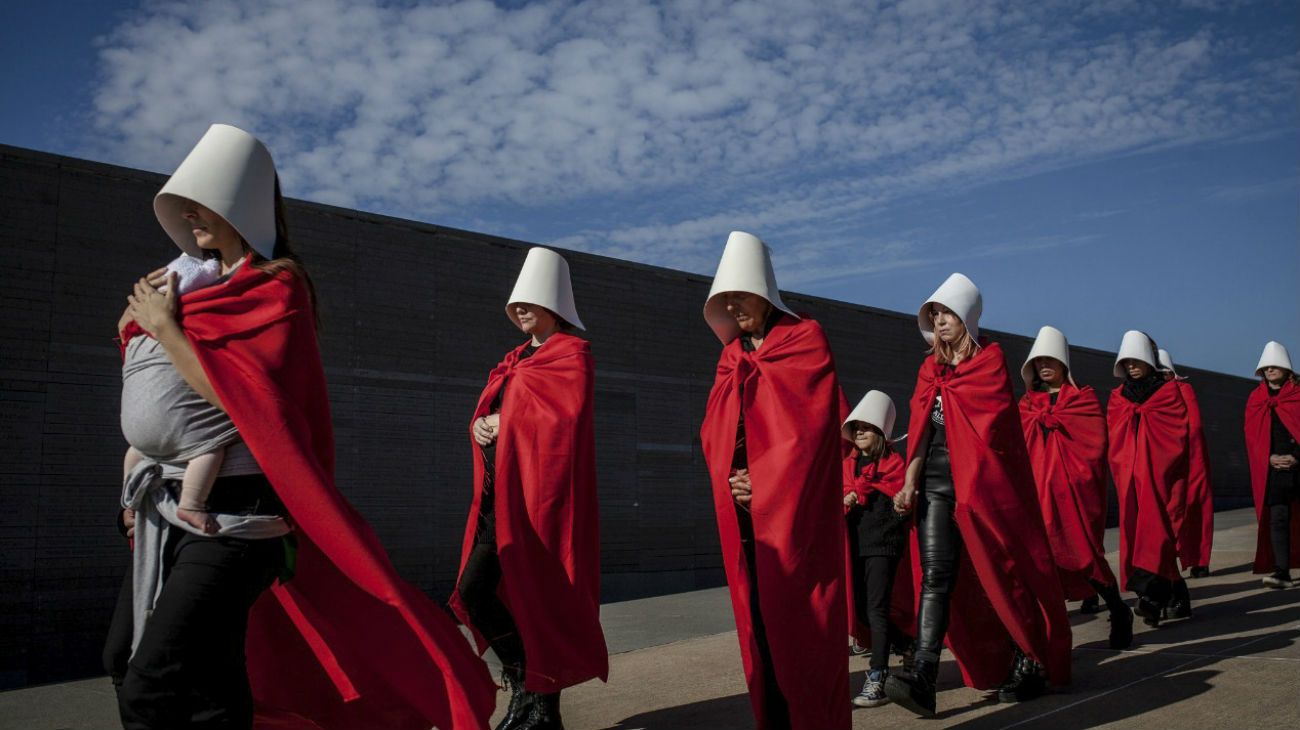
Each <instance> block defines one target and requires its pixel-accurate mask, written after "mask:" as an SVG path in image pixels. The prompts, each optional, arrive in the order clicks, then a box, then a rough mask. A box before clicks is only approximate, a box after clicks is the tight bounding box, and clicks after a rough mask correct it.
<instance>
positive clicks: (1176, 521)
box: [1106, 383, 1190, 586]
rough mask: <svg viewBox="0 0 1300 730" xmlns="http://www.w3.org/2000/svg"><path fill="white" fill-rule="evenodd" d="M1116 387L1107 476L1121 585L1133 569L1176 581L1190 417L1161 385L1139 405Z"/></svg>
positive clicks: (1109, 413)
mask: <svg viewBox="0 0 1300 730" xmlns="http://www.w3.org/2000/svg"><path fill="white" fill-rule="evenodd" d="M1123 389H1124V386H1123V385H1120V386H1117V387H1116V388H1115V390H1114V391H1113V392H1112V393H1111V395H1110V401H1109V402H1108V403H1107V410H1106V421H1107V429H1108V433H1109V436H1110V473H1111V476H1112V477H1113V478H1114V480H1115V491H1116V494H1117V495H1118V497H1119V525H1120V532H1119V553H1120V566H1119V568H1120V574H1119V577H1120V581H1121V583H1123V584H1124V585H1125V586H1127V585H1128V579H1129V575H1130V573H1131V572H1132V571H1133V569H1134V568H1142V569H1143V570H1146V571H1148V572H1150V573H1154V574H1156V575H1159V576H1161V577H1162V578H1166V579H1168V580H1171V581H1173V580H1177V579H1178V578H1179V572H1178V560H1177V543H1178V535H1179V534H1180V532H1181V530H1182V527H1183V518H1184V513H1185V511H1186V502H1187V471H1188V456H1189V450H1190V430H1189V429H1190V417H1189V414H1188V409H1187V404H1186V402H1185V401H1184V400H1183V396H1182V393H1181V392H1180V391H1179V389H1178V388H1177V386H1175V385H1173V384H1172V383H1165V384H1164V385H1162V386H1161V387H1160V388H1159V389H1158V390H1156V392H1155V393H1152V394H1151V397H1150V398H1148V399H1147V400H1146V402H1144V403H1142V404H1141V405H1138V404H1136V403H1134V402H1133V401H1131V400H1129V399H1128V398H1125V397H1124V396H1123V395H1122V394H1121V393H1122V391H1123Z"/></svg>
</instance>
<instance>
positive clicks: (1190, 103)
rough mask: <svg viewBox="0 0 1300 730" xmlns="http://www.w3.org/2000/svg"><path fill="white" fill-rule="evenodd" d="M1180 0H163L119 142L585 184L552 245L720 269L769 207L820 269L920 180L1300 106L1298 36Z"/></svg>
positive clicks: (445, 177) (439, 202)
mask: <svg viewBox="0 0 1300 730" xmlns="http://www.w3.org/2000/svg"><path fill="white" fill-rule="evenodd" d="M1184 3H1185V4H1187V5H1194V6H1196V7H1195V8H1194V9H1193V10H1191V11H1190V14H1188V15H1186V16H1183V15H1179V11H1177V10H1175V9H1170V8H1168V7H1166V6H1163V5H1161V6H1154V5H1151V4H1149V3H1140V2H1134V1H1132V0H1111V2H1108V3H1090V2H1073V1H1069V0H1055V1H1048V2H1040V3H1024V2H1019V1H1018V0H1007V1H1006V2H1000V3H994V2H989V3H970V2H962V1H953V2H946V1H943V0H907V1H906V2H899V3H887V2H866V1H863V0H843V1H840V2H830V1H820V0H819V1H814V0H804V1H802V2H800V1H795V0H752V1H750V2H743V3H733V2H723V1H722V0H681V1H680V2H663V3H658V4H650V3H647V2H633V1H630V0H588V1H587V2H579V3H561V2H540V3H534V4H529V5H526V6H524V7H522V8H518V9H506V8H502V7H498V6H496V5H493V4H492V3H489V2H484V1H482V0H463V1H460V2H447V3H440V4H437V5H428V4H412V5H394V4H391V3H384V2H378V0H350V1H349V0H312V1H306V0H303V1H301V2H289V1H288V0H211V1H209V2H204V3H180V2H150V3H147V4H146V5H144V6H143V8H142V9H141V11H140V12H139V13H138V14H137V15H136V16H135V17H133V18H132V19H130V20H128V21H127V22H125V23H124V24H123V25H122V26H120V27H119V28H117V29H116V30H115V31H114V32H113V33H112V34H110V35H109V36H108V37H107V38H106V39H105V40H104V41H103V47H102V50H101V60H102V85H101V87H100V88H99V91H98V93H97V94H96V97H95V118H96V124H97V127H98V129H99V131H100V132H101V133H102V140H103V141H102V148H101V150H99V156H101V157H107V158H109V159H112V160H113V161H117V162H122V163H125V164H131V165H137V166H143V167H148V168H152V169H158V170H168V169H171V168H172V167H174V166H175V165H176V164H177V163H178V162H179V160H180V159H181V158H182V157H183V156H184V154H185V152H186V151H187V150H188V149H189V147H190V146H191V145H192V144H193V143H194V141H195V140H197V139H198V137H199V136H200V135H201V134H202V132H203V130H204V129H206V127H207V125H208V124H209V123H211V122H213V121H226V122H231V123H234V124H238V125H241V126H243V127H245V128H247V129H250V130H251V131H254V132H255V133H256V134H258V135H259V136H260V137H262V138H263V139H264V140H266V141H267V143H268V144H269V145H270V146H271V148H272V150H273V152H274V154H275V156H276V159H277V161H278V164H279V166H280V168H281V171H282V176H283V178H284V182H285V187H286V190H287V192H288V193H289V194H291V195H294V196H297V197H304V198H308V199H312V200H318V201H322V202H327V203H334V204H339V205H347V206H356V207H362V208H366V209H370V210H377V211H380V212H386V213H391V214H396V215H404V216H410V217H415V218H419V219H424V220H433V221H440V222H441V221H445V220H447V219H448V218H451V219H453V220H466V219H468V220H476V221H484V222H486V223H491V222H492V221H493V220H494V219H497V218H500V219H502V220H501V224H500V228H498V229H497V230H512V231H520V229H519V224H518V223H517V222H516V221H508V220H506V219H505V218H504V217H503V215H502V214H501V213H500V212H496V213H493V212H491V211H494V210H495V211H499V210H501V209H510V208H514V209H517V208H523V209H525V210H528V211H532V212H533V213H534V214H537V215H541V214H543V213H544V211H546V210H547V209H548V206H558V207H564V208H565V209H566V210H572V209H574V208H575V207H580V206H582V205H589V206H590V208H591V209H592V214H591V215H590V216H587V217H584V220H583V222H579V223H576V224H574V225H573V226H572V227H571V230H572V233H570V234H569V235H567V236H565V237H563V238H561V239H559V240H557V241H555V243H556V244H557V245H568V246H573V247H576V248H585V249H589V250H596V251H599V252H601V253H606V254H610V255H615V256H621V257H625V258H631V259H635V260H640V261H645V262H649V263H657V264H664V265H670V266H677V267H682V268H687V269H691V270H695V271H702V272H708V271H710V270H711V268H712V265H713V260H714V257H715V256H716V249H717V244H718V242H719V240H721V237H722V236H725V233H726V231H727V230H730V229H731V228H733V227H741V228H751V229H755V230H760V231H762V232H763V233H764V235H766V236H769V237H776V236H785V239H784V240H787V241H789V242H790V249H789V250H788V251H786V252H784V253H783V255H785V256H789V257H790V258H791V260H797V261H798V262H799V263H800V264H801V266H802V267H804V268H806V269H807V272H808V273H806V275H805V277H804V278H807V276H808V275H810V272H815V271H818V270H820V269H823V268H826V261H827V260H828V259H827V258H826V254H825V251H827V250H833V249H835V248H836V244H835V242H836V241H842V242H843V245H844V246H848V247H853V246H858V247H860V246H861V245H862V242H860V241H857V240H856V239H855V238H854V237H853V235H852V234H851V233H850V232H847V231H846V230H845V229H846V225H845V221H847V220H849V219H851V218H853V217H855V216H860V215H863V214H864V211H868V210H870V209H871V208H872V207H873V206H878V205H880V204H881V203H882V202H884V201H888V200H891V199H894V198H896V197H898V196H900V195H906V194H909V193H911V192H915V191H918V190H928V189H934V188H936V187H939V188H943V189H952V188H959V187H962V186H972V185H978V184H982V183H985V182H987V181H989V180H992V179H1001V178H1006V177H1014V176H1016V175H1021V174H1025V173H1026V171H1030V170H1039V169H1045V168H1051V167H1056V166H1061V165H1068V164H1075V163H1078V162H1083V161H1088V160H1093V159H1097V158H1099V157H1104V156H1107V155H1113V154H1120V153H1126V152H1130V151H1133V150H1136V149H1142V148H1147V147H1153V146H1160V145H1170V144H1175V145H1176V144H1185V143H1189V142H1194V141H1198V140H1204V139H1207V138H1213V137H1223V136H1225V135H1233V134H1246V133H1255V132H1258V131H1259V130H1261V129H1267V128H1269V127H1271V126H1277V125H1279V124H1288V123H1293V120H1292V119H1291V117H1290V116H1288V115H1291V114H1292V107H1293V105H1294V89H1295V87H1296V84H1297V81H1298V76H1300V75H1298V74H1297V70H1296V65H1295V63H1294V59H1293V58H1292V57H1290V55H1288V54H1289V51H1288V49H1287V47H1286V46H1285V44H1282V46H1281V47H1279V48H1278V49H1276V51H1271V50H1270V46H1269V44H1270V43H1271V42H1272V41H1271V40H1270V39H1269V38H1268V37H1267V34H1263V35H1262V36H1261V37H1259V38H1255V37H1238V36H1236V35H1234V34H1233V33H1232V32H1231V31H1229V30H1226V29H1224V28H1221V27H1218V26H1216V25H1214V24H1213V20H1214V18H1215V17H1217V16H1216V15H1215V13H1214V12H1212V6H1213V5H1214V4H1213V3H1209V2H1200V1H1199V0H1184ZM1184 12H1186V11H1184ZM1116 18H1119V19H1121V20H1123V19H1125V18H1128V19H1133V18H1140V22H1133V23H1130V24H1128V25H1126V26H1121V25H1119V24H1117V22H1116ZM1189 18H1190V19H1191V20H1192V21H1194V22H1190V23H1189V22H1188V19H1189ZM1188 27H1192V29H1191V30H1188V29H1187V28H1188ZM646 201H653V202H652V203H651V202H646ZM539 211H541V212H542V213H539ZM610 211H617V212H616V213H610ZM589 220H598V221H600V223H599V224H592V223H590V222H587V221H589ZM837 231H838V232H837ZM527 234H528V231H527V230H526V229H525V230H522V231H520V233H519V235H527ZM828 242H829V243H828ZM889 245H894V246H898V248H897V249H890V250H891V251H894V253H893V254H891V256H894V258H892V259H888V260H887V261H883V262H882V263H880V264H879V265H882V266H888V265H905V264H906V262H907V260H908V258H907V257H908V255H909V254H908V253H907V251H905V250H904V249H905V248H906V246H905V245H903V244H900V243H898V242H892V243H890V244H889ZM819 252H820V253H819ZM890 262H893V263H890ZM899 262H901V263H899ZM812 278H816V276H815V275H813V276H812Z"/></svg>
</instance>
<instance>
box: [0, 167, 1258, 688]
mask: <svg viewBox="0 0 1300 730" xmlns="http://www.w3.org/2000/svg"><path fill="white" fill-rule="evenodd" d="M162 182H163V178H162V177H161V176H158V175H154V174H149V173H145V172H140V171H136V170H129V169H124V168H119V167H111V166H108V165H101V164H96V163H91V162H86V161H83V160H76V159H70V158H64V157H56V156H52V155H46V154H40V153H35V152H30V151H26V150H21V149H16V148H12V147H4V146H0V241H3V251H4V260H3V264H2V265H0V298H2V299H0V301H2V302H3V312H0V479H2V480H3V488H2V489H0V625H2V626H3V633H2V635H0V688H5V687H15V686H23V685H28V684H37V683H42V682H50V681H56V680H61V679H67V678H71V677H77V676H86V675H89V674H94V673H97V672H98V671H99V670H98V661H99V660H98V656H99V646H100V642H101V641H102V635H103V632H104V630H105V627H106V623H107V620H108V615H109V612H110V610H111V606H112V602H113V599H114V597H115V595H116V589H117V586H118V584H119V581H120V578H121V575H122V572H123V571H124V570H125V568H126V565H127V561H128V555H127V552H126V547H125V545H124V544H123V542H122V540H121V539H120V538H119V537H118V535H117V533H116V531H115V529H114V528H113V526H112V523H111V518H112V515H113V514H114V513H115V500H116V496H117V492H118V484H119V483H120V471H121V466H120V465H121V460H122V453H123V450H124V448H125V444H124V443H123V441H122V437H121V433H120V431H119V428H118V423H117V411H118V402H117V401H118V397H119V388H120V381H119V373H120V368H119V365H120V363H119V360H118V355H117V348H116V346H115V345H114V343H113V341H112V338H113V336H114V334H115V332H114V324H115V323H116V321H117V318H118V316H119V314H120V313H121V311H122V307H123V306H124V304H125V297H126V294H127V292H128V290H129V285H130V283H131V282H132V281H133V280H134V279H135V278H137V277H139V276H140V275H141V274H143V273H144V272H146V271H148V270H151V269H153V268H156V267H157V266H159V265H160V264H162V263H163V262H165V261H167V260H168V259H170V258H171V257H173V256H174V255H175V253H176V250H175V248H174V247H173V245H172V244H171V242H170V241H169V239H167V237H166V235H165V234H164V233H163V232H162V230H161V229H160V228H159V226H158V224H157V222H156V221H155V219H154V216H153V212H152V208H151V201H152V198H153V195H154V193H155V192H156V191H157V190H158V188H159V187H160V186H161V184H162ZM289 213H290V224H291V227H292V232H293V235H294V238H295V241H296V244H297V248H298V249H299V251H300V253H301V254H302V255H303V258H304V259H305V260H306V263H307V265H308V267H309V269H310V270H311V272H312V276H313V277H314V279H315V281H316V286H317V288H318V291H319V295H320V302H321V319H322V322H323V330H322V334H321V339H322V345H323V350H324V358H325V367H326V371H327V373H328V376H329V380H330V396H331V398H330V399H331V405H332V408H333V415H334V425H335V433H336V439H337V442H338V483H339V487H340V489H342V490H343V492H344V493H345V494H347V496H348V497H349V498H350V499H351V500H352V501H353V502H354V503H355V504H356V506H357V507H358V508H359V509H360V510H361V512H362V513H364V514H365V516H366V517H367V519H369V520H370V522H371V523H372V524H373V525H374V527H375V530H376V531H377V532H378V534H379V536H380V538H381V539H382V540H383V542H384V544H385V545H386V546H387V548H388V550H389V552H390V554H391V555H392V558H393V561H394V563H395V564H396V565H397V567H398V569H399V570H400V571H401V573H402V574H403V575H404V576H406V577H407V578H408V579H409V580H411V581H413V582H414V583H415V584H417V585H419V586H420V587H421V588H422V589H424V590H425V591H427V592H428V593H430V594H431V595H433V596H434V597H435V598H438V599H439V600H441V599H443V598H444V597H445V596H446V595H447V593H448V591H449V589H450V587H451V582H452V581H453V580H454V577H455V570H456V566H457V564H458V560H459V550H460V541H461V535H462V530H463V526H464V521H465V514H466V511H467V509H468V505H469V498H470V450H469V442H468V440H467V437H466V427H467V419H468V416H469V413H470V412H471V410H472V408H473V405H474V402H475V399H476V397H477V395H478V392H479V389H480V388H481V387H482V384H483V381H484V378H485V376H486V375H487V372H488V371H489V370H490V369H491V367H492V366H493V365H494V364H495V363H496V362H497V361H498V359H499V358H500V356H501V355H502V354H503V353H504V352H505V351H506V350H507V349H509V348H510V347H512V346H514V345H516V344H517V343H519V342H520V341H522V338H521V336H520V334H519V333H518V331H516V330H515V329H514V328H513V327H512V326H511V325H510V323H509V321H508V320H507V319H506V317H505V314H504V305H505V302H504V299H505V297H506V296H507V295H508V293H509V291H510V288H511V286H512V284H513V282H514V277H515V274H516V272H517V271H518V268H519V265H520V264H521V263H522V261H523V257H524V250H525V248H526V246H527V244H524V243H521V242H517V241H510V240H505V239H500V238H496V237H493V236H487V235H482V234H476V233H469V232H465V231H457V230H450V229H445V228H439V227H438V226H432V225H425V224H419V223H412V222H410V221H402V220H397V219H393V218H386V217H383V216H376V215H368V214H365V213H360V212H357V211H351V210H343V209H338V208H331V207H327V206H322V205H314V204H310V203H302V202H294V203H291V204H290V212H289ZM724 234H725V231H721V232H719V239H718V243H719V250H720V249H721V244H722V242H723V240H724V239H723V235H724ZM566 256H567V257H568V259H569V262H570V264H571V266H572V270H573V276H574V288H575V290H576V296H577V300H578V303H579V307H580V310H581V312H582V317H583V320H584V321H585V322H586V323H587V324H588V327H589V329H588V332H587V336H588V337H589V338H590V340H591V342H592V350H593V352H594V355H595V359H596V363H597V377H596V389H597V393H596V420H597V441H598V453H599V470H600V491H601V505H600V507H601V520H602V523H601V532H602V535H603V538H604V539H603V545H602V555H601V558H602V565H603V569H604V584H603V587H604V591H603V592H604V597H605V598H606V599H607V600H618V599H624V598H631V597H636V596H644V595H652V594H656V593H667V592H673V591H681V590H689V589H693V588H698V587H704V586H713V585H719V584H720V583H721V582H722V580H723V574H722V567H721V562H720V559H719V555H718V551H717V532H716V527H715V524H714V518H713V511H712V506H711V501H710V498H709V493H708V485H707V480H706V477H705V470H704V464H703V461H702V459H701V456H700V451H699V443H698V429H699V423H700V420H701V417H702V415H703V409H704V402H705V397H706V395H707V393H708V389H709V386H710V383H711V381H712V376H713V369H714V365H715V362H716V359H717V354H718V350H719V346H718V343H717V341H716V339H715V338H714V337H713V335H712V333H711V332H710V330H709V328H708V327H707V326H705V324H704V321H703V318H702V317H701V314H700V311H701V307H702V306H703V302H704V298H705V295H706V294H707V292H708V287H709V282H708V280H707V279H706V278H704V277H701V276H696V275H692V274H685V273H682V272H678V271H672V270H668V269H661V268H654V267H649V266H642V265H638V264H632V263H628V262H625V261H618V260H615V259H610V258H604V257H600V256H592V255H588V254H581V253H567V254H566ZM928 293H929V292H919V291H918V292H917V296H918V300H919V299H920V298H921V297H922V296H924V295H925V294H928ZM995 298H996V297H995ZM786 301H787V302H789V303H790V304H791V305H792V306H793V307H794V308H796V310H798V311H806V312H808V313H810V314H812V316H814V317H815V318H816V319H818V320H819V321H821V322H822V324H823V326H824V327H825V328H826V331H827V333H828V334H829V337H830V340H831V343H832V346H833V347H834V351H835V353H836V356H837V362H838V363H839V367H840V373H841V378H842V381H843V383H844V385H845V388H846V390H847V392H848V395H849V398H850V400H855V399H857V398H859V397H861V395H862V393H863V392H864V391H865V390H867V389H868V388H869V387H875V388H880V389H882V390H885V391H886V392H888V393H890V394H891V395H892V396H893V397H894V399H895V400H896V401H897V402H899V404H900V406H902V410H904V411H906V403H905V401H906V398H907V396H908V395H910V392H911V388H912V383H913V378H914V376H915V372H916V367H917V365H918V363H919V361H920V359H921V357H922V350H923V346H922V342H921V339H920V337H919V336H918V334H917V330H916V325H915V320H914V318H913V316H912V315H910V314H898V313H894V312H887V311H883V310H877V309H871V308H868V307H860V306H853V305H848V304H844V303H842V302H835V301H830V300H825V299H818V298H815V297H806V296H800V295H797V294H791V295H788V297H787V300H786ZM647 320H650V321H653V322H654V327H653V329H652V330H646V329H645V328H644V326H643V325H642V323H644V322H646V321H647ZM991 334H992V335H993V336H994V338H995V339H997V340H999V341H1000V342H1002V343H1003V345H1004V347H1006V349H1007V352H1008V356H1009V357H1010V358H1011V361H1012V364H1013V368H1014V367H1017V366H1018V364H1019V363H1020V362H1021V359H1022V358H1023V357H1024V355H1025V353H1026V352H1027V351H1028V348H1029V344H1030V342H1029V340H1028V339H1026V338H1024V337H1020V336H1012V335H1003V334H999V333H991ZM1118 334H1119V332H1117V333H1116V335H1117V337H1118ZM1111 357H1112V355H1111V354H1110V353H1105V352H1099V351H1092V350H1085V349H1079V348H1076V349H1075V351H1074V353H1073V358H1074V370H1075V374H1076V377H1078V378H1079V380H1080V381H1081V382H1085V383H1093V384H1095V385H1097V386H1100V387H1102V388H1103V389H1105V390H1107V391H1108V390H1109V388H1110V387H1111V385H1112V382H1113V381H1112V378H1111V377H1110V362H1111V360H1110V358H1111ZM1186 374H1187V375H1190V376H1191V377H1192V382H1193V383H1194V384H1195V386H1196V388H1197V391H1198V393H1199V394H1200V397H1201V403H1202V408H1203V409H1204V411H1205V421H1206V424H1207V427H1208V429H1209V439H1210V449H1211V457H1212V459H1213V465H1214V475H1215V485H1216V493H1217V498H1218V505H1219V506H1220V507H1227V506H1238V505H1243V504H1246V503H1248V502H1249V487H1248V483H1247V479H1248V478H1247V476H1246V473H1245V471H1244V466H1243V464H1242V460H1241V456H1240V453H1239V452H1240V446H1241V438H1240V437H1239V436H1238V434H1240V433H1241V410H1242V405H1243V402H1244V399H1245V397H1246V394H1247V392H1248V390H1249V389H1250V387H1251V386H1252V383H1251V382H1249V381H1247V380H1243V379H1240V378H1233V377H1228V376H1225V375H1220V374H1217V373H1210V372H1202V371H1189V372H1188V373H1186ZM1017 381H1018V378H1017ZM900 419H902V420H901V421H900V422H901V423H905V422H906V420H905V419H906V413H905V412H904V413H902V414H900Z"/></svg>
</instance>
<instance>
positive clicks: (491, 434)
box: [473, 413, 501, 446]
mask: <svg viewBox="0 0 1300 730" xmlns="http://www.w3.org/2000/svg"><path fill="white" fill-rule="evenodd" d="M500 427H501V414H500V413H492V414H489V415H486V416H479V417H478V418H475V419H474V430H473V432H474V442H475V443H477V444H478V445H479V446H490V445H491V444H492V442H493V441H496V440H497V429H499V428H500Z"/></svg>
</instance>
